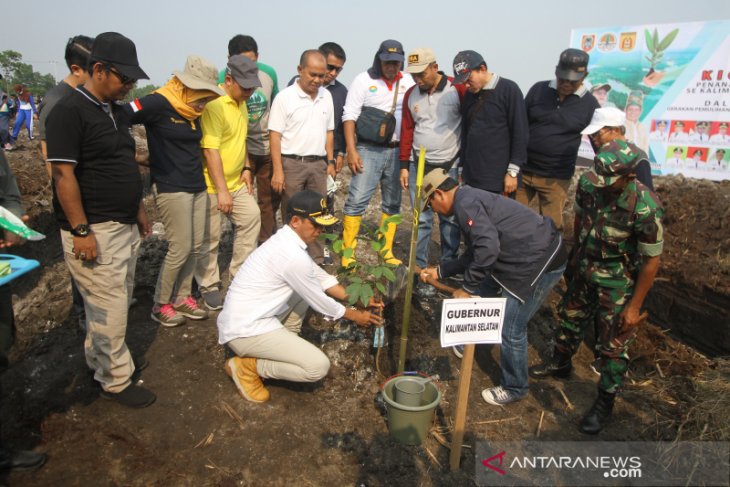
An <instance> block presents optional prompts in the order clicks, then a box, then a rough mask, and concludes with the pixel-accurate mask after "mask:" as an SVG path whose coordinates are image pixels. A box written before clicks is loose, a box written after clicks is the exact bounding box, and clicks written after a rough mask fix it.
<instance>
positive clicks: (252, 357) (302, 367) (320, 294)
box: [218, 190, 380, 402]
mask: <svg viewBox="0 0 730 487" xmlns="http://www.w3.org/2000/svg"><path fill="white" fill-rule="evenodd" d="M286 212H287V214H286V216H287V222H288V224H287V225H285V226H284V228H282V229H281V230H279V231H278V232H277V233H275V234H274V235H273V236H272V237H271V238H269V239H268V240H267V241H266V242H265V243H264V244H263V245H261V247H259V248H258V249H256V250H255V251H254V252H253V253H252V254H251V255H249V257H248V259H246V261H245V262H244V264H243V266H241V268H240V269H239V271H238V272H237V273H236V277H235V278H234V280H233V283H232V284H231V286H230V289H229V290H228V295H227V296H226V300H225V305H224V306H223V311H221V314H220V315H219V316H218V341H219V343H220V344H222V345H228V347H229V348H230V349H231V350H232V351H233V352H234V353H235V354H236V357H233V358H231V359H229V360H228V361H226V373H228V375H229V376H230V377H231V378H232V379H233V382H234V383H235V384H236V387H237V388H238V390H239V392H240V393H241V395H242V396H243V397H244V398H245V399H247V400H249V401H252V402H266V401H268V400H269V391H268V390H267V389H266V388H265V387H264V385H263V382H262V381H261V379H283V380H290V381H294V382H316V381H318V380H320V379H321V378H323V377H324V376H325V375H327V372H328V371H329V367H330V362H329V359H328V358H327V356H326V355H325V354H324V353H322V351H321V350H320V349H319V348H317V347H315V346H314V345H312V344H311V343H309V342H308V341H306V340H304V339H303V338H301V337H300V336H299V331H300V329H301V327H302V321H303V319H304V314H305V313H306V311H307V308H309V307H310V306H311V307H312V308H313V309H314V310H315V311H317V312H319V313H322V314H323V315H324V316H325V317H326V318H329V319H333V320H336V319H340V318H343V317H344V318H345V319H348V320H351V321H354V322H355V323H357V324H358V325H360V326H367V325H376V324H379V323H380V317H379V316H378V315H376V314H374V313H371V312H369V311H367V310H358V309H354V308H346V307H345V306H343V305H342V304H340V303H338V302H337V301H336V300H345V299H346V298H347V293H346V292H345V288H344V287H343V286H341V285H340V284H339V283H338V282H337V279H336V278H335V277H334V276H331V275H329V274H327V273H326V272H325V271H324V270H322V269H321V268H320V267H319V266H317V264H315V262H314V261H313V260H312V258H311V257H310V256H309V254H308V253H307V245H308V244H310V243H312V242H314V241H315V240H316V239H317V238H318V237H319V235H320V234H321V233H322V230H323V228H324V227H326V226H330V225H333V224H335V223H337V221H338V220H337V218H335V217H334V216H332V215H330V214H329V211H328V209H327V202H326V199H325V198H324V196H322V195H321V194H319V193H316V192H314V191H310V190H305V191H300V192H299V193H296V194H295V195H294V196H292V198H291V199H290V200H289V203H288V205H287V209H286ZM371 304H373V305H375V304H374V303H371Z"/></svg>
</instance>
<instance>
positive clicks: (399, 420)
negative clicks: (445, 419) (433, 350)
mask: <svg viewBox="0 0 730 487" xmlns="http://www.w3.org/2000/svg"><path fill="white" fill-rule="evenodd" d="M413 380H418V381H422V383H423V385H424V386H425V390H424V391H423V393H422V394H421V405H420V406H407V405H405V404H400V403H398V402H396V400H395V386H396V384H398V382H399V381H413ZM383 399H385V402H386V404H387V405H388V430H389V431H390V436H392V437H393V438H395V440H396V441H398V442H400V443H404V444H406V445H420V444H421V442H423V440H424V439H426V437H427V436H428V432H429V430H430V429H431V425H432V424H433V415H434V412H435V411H436V408H437V407H438V405H439V403H440V402H441V391H440V390H439V388H438V387H436V384H434V382H433V381H432V380H431V379H429V378H427V377H420V376H414V375H397V376H395V377H391V378H390V379H388V380H387V381H386V382H385V384H383Z"/></svg>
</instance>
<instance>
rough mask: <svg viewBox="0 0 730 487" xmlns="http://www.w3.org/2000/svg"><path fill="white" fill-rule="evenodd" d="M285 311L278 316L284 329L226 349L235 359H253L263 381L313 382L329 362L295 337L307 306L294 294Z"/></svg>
mask: <svg viewBox="0 0 730 487" xmlns="http://www.w3.org/2000/svg"><path fill="white" fill-rule="evenodd" d="M288 305H289V310H288V311H287V312H285V313H283V314H281V315H279V316H278V318H279V321H281V322H282V324H283V325H284V328H279V329H277V330H274V331H270V332H268V333H264V334H263V335H258V336H253V337H246V338H236V339H234V340H231V341H230V342H228V344H227V345H228V346H229V347H230V348H231V350H233V351H234V352H235V353H236V355H238V356H239V357H253V358H255V359H257V360H256V371H257V372H258V374H259V376H260V377H261V378H263V379H281V380H288V381H292V382H316V381H318V380H320V379H322V378H323V377H324V376H326V375H327V372H328V371H329V369H330V361H329V359H328V358H327V356H326V355H325V354H324V353H323V352H322V351H321V350H320V349H319V348H317V347H315V346H314V345H312V344H311V343H309V342H308V341H307V340H305V339H304V338H302V337H300V336H299V332H300V330H301V329H302V322H303V321H304V315H305V313H306V312H307V309H308V307H309V306H308V305H307V303H306V301H304V300H303V299H302V298H300V297H299V295H297V294H296V293H295V294H293V295H292V297H291V299H290V300H289V303H288Z"/></svg>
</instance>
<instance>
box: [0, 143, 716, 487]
mask: <svg viewBox="0 0 730 487" xmlns="http://www.w3.org/2000/svg"><path fill="white" fill-rule="evenodd" d="M34 144H35V143H34V142H27V141H26V142H25V144H24V146H23V147H21V148H20V149H19V150H17V151H15V152H12V153H9V154H8V158H9V159H10V162H11V166H12V167H13V168H14V170H15V172H16V174H17V175H18V179H19V184H20V187H21V190H22V191H23V193H24V196H25V203H26V205H27V208H28V214H29V215H30V216H31V222H30V225H31V226H32V227H33V228H35V229H37V230H39V231H41V232H43V233H45V234H46V235H47V238H46V240H44V241H42V242H39V243H32V244H27V245H25V246H23V247H21V248H18V249H17V253H18V254H20V255H23V256H26V257H31V258H35V259H38V260H39V261H40V262H41V264H42V269H41V270H40V271H35V272H34V273H32V274H30V275H29V276H27V277H24V278H22V279H20V280H19V281H18V282H17V284H15V286H14V293H15V294H16V296H15V300H14V301H15V313H16V316H17V327H18V337H17V342H16V346H15V348H14V350H13V353H12V355H11V362H12V364H11V367H10V369H9V370H8V371H7V372H6V373H5V374H4V376H3V377H2V388H3V396H2V403H1V410H0V414H2V418H3V431H2V433H3V437H2V439H3V442H4V443H5V444H6V445H12V446H14V447H18V448H26V449H36V450H38V451H44V452H47V453H48V455H49V460H48V463H47V464H46V465H45V466H44V467H43V468H42V469H40V470H39V471H37V472H27V473H13V474H11V475H9V476H7V477H6V478H5V481H6V483H8V484H9V485H25V486H36V485H38V486H40V485H79V486H87V485H95V486H96V485H99V486H106V485H109V486H120V485H161V486H162V485H164V486H168V485H169V486H187V485H190V486H198V485H223V486H228V485H312V486H315V485H316V486H320V485H322V486H325V485H326V486H330V485H331V486H345V485H353V486H361V485H363V486H377V485H383V486H396V485H397V486H431V485H434V486H436V485H454V486H462V485H471V484H473V481H474V480H473V479H474V475H475V474H474V472H475V463H476V464H478V461H476V459H475V458H474V454H473V451H474V450H473V447H474V445H475V443H476V442H478V441H480V440H485V439H490V440H517V439H535V438H537V437H538V436H539V438H540V439H544V440H560V441H567V440H577V441H580V440H588V439H593V438H586V437H585V436H583V435H581V434H580V433H579V432H578V430H577V423H578V422H579V420H580V418H581V416H582V414H583V413H584V412H585V411H586V410H587V409H588V408H589V407H590V405H591V404H592V402H593V400H594V397H595V390H596V380H597V376H596V375H594V373H593V372H592V371H591V370H590V368H589V364H590V362H591V361H592V358H593V356H592V353H591V352H590V349H589V348H588V347H586V346H584V347H582V348H581V350H580V351H579V353H578V355H577V357H576V360H575V365H576V371H575V373H574V375H573V376H572V378H571V379H570V380H568V381H564V382H559V381H553V380H546V381H544V382H534V383H533V384H532V388H531V394H530V395H529V396H528V397H527V398H526V399H525V400H523V401H521V402H518V403H515V404H511V405H509V406H507V407H504V408H500V407H494V406H490V405H487V404H485V403H484V402H483V401H482V399H481V397H480V392H481V390H482V389H483V388H485V387H491V386H492V385H494V384H495V383H498V380H499V365H498V364H499V362H498V353H499V352H498V347H487V346H485V347H479V348H478V349H477V357H476V366H475V368H474V372H473V376H472V380H471V390H470V394H469V412H468V421H467V427H466V437H465V448H464V449H463V450H462V457H461V469H460V470H458V471H456V472H450V471H449V468H448V463H449V461H448V458H449V450H448V449H447V447H446V446H444V444H445V443H447V442H449V441H450V428H451V416H452V414H453V412H454V407H455V401H456V389H457V384H458V378H459V369H460V366H461V363H460V361H459V360H458V359H456V358H455V357H454V356H453V355H452V353H451V351H450V350H449V349H442V348H441V347H440V346H439V340H438V315H439V313H438V309H439V308H440V304H439V302H438V301H434V302H423V303H417V305H416V306H415V307H414V309H413V311H412V313H411V323H410V336H409V343H408V367H407V368H408V369H410V370H419V371H422V372H425V373H427V374H429V375H431V374H438V376H439V377H440V386H441V387H442V388H443V392H444V396H443V401H442V403H441V406H440V407H439V408H438V411H437V419H436V423H435V425H434V429H433V430H432V431H433V432H432V435H431V436H430V437H429V438H428V439H427V440H426V441H425V442H424V444H423V445H421V446H403V445H400V444H398V443H396V442H395V441H394V440H393V439H391V437H390V436H389V434H388V428H387V423H386V416H385V410H384V407H383V402H382V399H380V397H379V394H378V392H379V387H380V385H381V384H382V382H383V381H384V377H383V376H381V375H380V374H379V373H378V371H377V367H376V364H375V354H374V351H373V349H372V347H371V346H370V343H371V335H370V331H369V330H362V329H358V328H357V327H356V326H354V325H353V324H351V323H347V322H340V323H336V324H334V325H333V324H331V323H327V322H324V321H323V320H321V319H319V318H318V316H316V315H314V314H312V315H310V316H309V318H308V320H307V324H306V325H305V328H304V332H303V334H304V336H305V337H306V338H307V339H308V340H310V341H312V342H313V343H315V344H317V345H318V346H320V347H321V348H322V349H323V350H324V352H325V353H326V354H327V355H328V356H329V357H330V359H331V362H332V368H331V370H330V373H329V375H328V376H327V378H326V379H324V380H323V381H321V382H320V383H317V384H314V385H299V384H291V383H286V382H275V381H274V382H270V383H267V387H268V388H269V389H270V391H271V401H269V402H268V403H265V404H253V403H249V402H246V401H244V400H242V399H241V397H240V396H239V395H238V394H237V391H236V389H235V387H234V386H233V384H232V383H231V381H230V379H229V378H228V377H227V376H226V374H225V372H224V370H223V363H224V359H225V350H224V349H223V347H221V346H220V345H218V343H217V330H216V326H215V316H213V317H212V318H211V319H209V320H207V321H202V322H188V324H186V325H184V326H181V327H178V328H171V329H170V328H161V327H159V326H158V324H157V323H156V322H154V321H152V320H151V319H150V308H151V306H152V293H153V289H154V285H155V281H156V276H157V271H158V269H159V265H160V262H161V259H162V257H163V255H164V250H165V242H164V240H163V239H160V238H157V237H152V238H150V239H148V240H147V241H146V242H145V244H144V246H143V251H142V255H141V256H140V259H139V262H138V268H137V282H136V289H135V297H136V299H137V303H136V304H135V305H134V306H133V307H132V308H131V310H130V318H129V328H128V337H127V341H128V343H129V345H130V348H131V349H132V352H133V355H141V354H145V355H146V356H147V358H148V359H149V361H150V366H149V368H147V369H146V370H145V371H143V372H142V373H141V376H140V381H142V383H143V384H144V386H145V387H149V388H150V389H152V390H153V391H154V392H155V393H156V394H157V402H156V403H155V404H154V405H152V406H151V407H149V408H146V409H143V410H129V409H125V408H123V407H121V406H119V405H117V404H115V403H111V402H109V401H107V400H104V399H103V398H101V397H100V396H99V389H98V387H97V386H96V385H95V382H94V381H93V378H92V375H91V373H90V372H89V370H88V368H87V366H86V363H85V359H84V354H83V341H84V332H82V330H81V329H80V328H79V326H78V322H77V319H76V317H75V316H73V315H72V314H71V312H70V310H71V299H70V284H69V277H68V273H67V270H66V267H65V264H64V263H63V261H62V256H61V250H60V244H59V238H58V228H57V225H56V223H55V220H54V218H53V216H52V209H51V206H50V201H51V194H50V187H49V184H48V180H47V176H46V173H45V169H44V167H43V164H42V162H41V160H40V157H39V155H38V152H37V149H36V147H35V145H34ZM345 171H347V170H345ZM657 186H658V192H659V194H660V196H661V197H662V199H663V200H664V202H665V205H666V207H667V247H666V251H665V254H664V258H663V268H662V271H661V275H660V280H663V281H664V283H665V284H666V285H667V286H670V287H671V288H672V289H680V290H681V289H693V290H704V291H703V293H706V292H711V293H714V294H715V295H717V296H718V299H727V295H728V293H730V281H729V280H728V272H729V267H728V266H729V261H728V254H727V252H728V249H729V248H730V245H729V243H730V240H729V239H730V230H728V221H730V219H728V215H729V214H730V213H729V212H730V203H729V202H730V185H728V184H724V183H723V184H718V183H710V182H704V181H692V180H684V179H678V178H659V179H658V181H657ZM342 191H344V189H343V190H341V193H340V195H339V199H340V203H341V198H342V194H343V193H342ZM148 203H150V205H148V206H150V209H151V210H152V201H149V202H148ZM341 207H342V206H341V205H339V206H338V208H341ZM403 209H404V212H405V211H407V210H409V209H410V208H409V205H408V204H407V195H405V194H404V206H403ZM377 213H378V207H377V206H375V203H373V205H371V208H370V212H369V213H368V215H367V216H366V220H369V221H371V222H372V223H373V224H375V223H377V222H376V220H377V218H378V216H379V215H378V214H377ZM151 214H153V213H152V212H151ZM405 220H406V223H404V224H403V225H401V227H400V228H399V231H398V239H399V242H398V244H397V246H396V253H397V254H398V255H406V252H407V242H408V239H409V238H410V224H409V223H408V221H409V220H410V219H408V218H406V219H405ZM432 245H433V246H435V245H436V243H433V244H432ZM432 254H435V252H432ZM227 258H230V241H228V242H225V245H224V247H223V255H222V259H224V260H225V259H227ZM705 297H706V296H705ZM558 299H559V296H558V295H557V294H555V295H554V296H553V298H552V299H551V302H550V304H549V305H546V306H544V307H543V309H541V310H540V312H539V313H538V315H537V316H536V317H535V319H534V320H533V322H532V323H531V328H530V336H529V338H530V344H531V347H530V363H536V362H538V361H539V360H541V358H540V357H541V356H542V355H544V354H545V353H547V352H548V351H549V350H550V348H551V347H550V340H551V337H552V331H551V330H552V328H553V326H555V319H554V308H555V305H556V303H557V300H558ZM708 299H709V298H708ZM402 308H403V302H402V297H401V298H400V299H399V300H398V301H397V302H396V303H395V304H394V305H393V306H392V307H391V308H389V309H388V312H387V314H386V315H387V324H388V328H387V330H388V333H389V346H388V347H387V348H385V349H383V351H382V353H381V355H382V356H381V357H380V369H381V370H382V371H383V373H384V374H385V375H389V374H391V373H393V371H394V369H395V368H396V363H397V360H398V344H399V336H400V320H401V316H402ZM669 325H671V323H670V324H669ZM723 333H725V334H727V321H726V322H725V330H724V331H723ZM670 335H671V334H670V333H668V332H667V330H666V329H662V328H659V327H657V326H655V325H652V324H647V325H646V326H644V327H642V329H641V330H640V333H639V339H638V340H637V343H636V344H635V346H634V349H633V360H632V364H631V369H630V373H629V377H628V379H627V381H626V382H627V385H626V390H625V391H624V393H623V394H622V395H621V398H620V399H619V400H618V401H617V404H616V409H615V418H614V420H613V421H612V423H611V424H610V425H609V426H608V427H607V428H606V429H605V431H604V432H603V433H602V434H601V435H600V439H601V440H607V441H627V440H669V441H671V440H675V439H682V440H688V439H705V440H707V439H717V440H724V441H727V440H728V439H730V433H729V432H728V426H727V425H728V421H727V419H728V418H727V417H726V416H727V410H728V406H729V405H728V404H727V403H728V397H730V394H728V391H727V389H728V385H727V384H728V376H729V374H730V366H729V365H728V362H727V361H725V360H721V359H709V358H706V357H705V356H704V355H702V354H700V353H699V352H697V351H695V350H694V349H693V348H691V347H688V346H686V345H684V344H682V343H680V342H678V341H677V340H675V339H674V338H672V337H671V336H670ZM561 389H562V391H563V393H564V395H563V394H561V392H560V391H561ZM543 413H544V416H543ZM541 416H542V422H541V421H540V419H541ZM540 423H541V426H539V425H540ZM480 460H481V459H479V461H480Z"/></svg>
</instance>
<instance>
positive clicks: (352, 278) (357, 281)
mask: <svg viewBox="0 0 730 487" xmlns="http://www.w3.org/2000/svg"><path fill="white" fill-rule="evenodd" d="M350 281H351V282H356V283H358V284H362V279H361V278H359V277H357V276H352V277H351V278H350Z"/></svg>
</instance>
